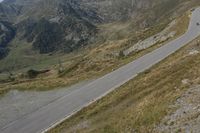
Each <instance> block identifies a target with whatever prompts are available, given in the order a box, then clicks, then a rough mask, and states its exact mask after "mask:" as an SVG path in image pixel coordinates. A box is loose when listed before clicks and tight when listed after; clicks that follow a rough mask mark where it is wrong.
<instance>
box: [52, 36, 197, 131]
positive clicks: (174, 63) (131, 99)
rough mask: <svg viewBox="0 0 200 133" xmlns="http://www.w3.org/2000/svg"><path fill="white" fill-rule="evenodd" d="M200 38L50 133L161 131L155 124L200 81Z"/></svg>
mask: <svg viewBox="0 0 200 133" xmlns="http://www.w3.org/2000/svg"><path fill="white" fill-rule="evenodd" d="M199 39H200V38H198V39H196V40H194V41H193V42H191V43H190V44H189V45H188V46H186V47H184V48H182V49H181V50H179V51H178V52H177V53H175V54H173V55H171V56H170V57H168V58H167V59H166V60H164V61H162V62H160V63H159V64H157V65H155V66H153V67H152V68H151V69H149V70H147V71H145V72H143V73H141V74H139V76H138V77H136V78H135V79H133V80H131V81H129V82H128V83H126V84H125V85H123V86H121V87H120V88H118V89H117V90H115V91H114V92H112V93H110V94H109V95H107V96H105V97H104V98H103V99H101V100H98V101H97V102H95V103H93V104H92V105H90V106H89V107H86V108H84V109H83V110H81V111H80V112H78V113H77V114H76V115H74V116H72V117H71V118H69V119H68V120H66V121H65V122H63V123H61V124H60V125H59V126H57V127H56V128H54V129H53V130H51V131H49V132H48V133H69V132H77V133H79V132H80V133H92V132H97V133H101V132H104V133H111V132H112V133H113V132H139V133H144V132H145V133H147V132H158V131H156V129H155V126H156V125H157V124H159V122H160V121H161V119H162V118H163V117H164V116H165V115H167V114H170V112H172V111H173V110H170V109H169V105H171V104H172V103H173V102H174V101H175V100H176V99H178V98H179V97H180V96H181V95H182V94H183V93H184V92H185V91H186V90H187V89H188V88H190V87H191V86H194V85H198V84H199V83H200V77H199V75H200V70H199V67H200V56H199V53H198V52H194V51H199V50H200V44H199V43H197V40H199ZM185 79H187V80H188V83H187V84H185V83H184V82H183V81H184V80H185Z"/></svg>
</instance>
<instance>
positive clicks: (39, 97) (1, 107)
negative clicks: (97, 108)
mask: <svg viewBox="0 0 200 133" xmlns="http://www.w3.org/2000/svg"><path fill="white" fill-rule="evenodd" d="M89 82H90V81H85V82H82V83H78V84H76V85H73V86H71V87H68V88H61V89H55V90H50V91H18V90H11V91H9V92H8V93H7V94H5V95H3V96H1V97H0V128H2V127H4V126H5V125H7V124H9V123H10V122H12V121H15V120H17V119H19V118H20V117H22V116H24V115H26V114H29V113H31V112H34V111H36V110H37V109H39V108H41V107H43V106H45V105H47V104H49V103H51V102H53V101H55V100H56V99H58V98H61V97H62V96H64V95H66V94H68V93H70V92H71V91H72V90H74V89H79V88H80V87H81V86H83V85H85V84H87V83H89Z"/></svg>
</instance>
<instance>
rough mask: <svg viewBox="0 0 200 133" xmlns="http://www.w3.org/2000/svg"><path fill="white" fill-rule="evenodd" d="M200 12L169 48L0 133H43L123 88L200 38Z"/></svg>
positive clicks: (82, 89) (120, 69)
mask: <svg viewBox="0 0 200 133" xmlns="http://www.w3.org/2000/svg"><path fill="white" fill-rule="evenodd" d="M198 22H199V23H200V8H197V9H196V10H195V11H193V14H192V17H191V21H190V25H189V28H188V31H187V32H186V33H185V34H184V35H182V36H181V37H179V38H177V39H176V40H174V41H172V42H169V43H168V44H166V45H164V46H162V47H160V48H158V49H156V50H154V51H153V52H151V53H149V54H146V55H144V56H142V57H141V58H139V59H137V60H135V61H133V62H131V63H129V64H127V65H125V66H123V67H121V68H119V69H118V70H116V71H113V72H111V73H109V74H107V75H105V76H103V77H101V78H99V79H97V80H95V81H93V82H91V83H89V84H87V85H85V86H83V87H80V88H79V89H76V90H74V91H72V92H70V93H69V94H67V95H65V96H64V97H62V98H60V99H58V100H56V101H54V102H52V103H50V104H48V105H46V106H44V107H43V108H41V109H39V110H37V111H36V112H33V113H31V114H28V115H26V116H24V117H22V118H20V119H18V120H16V121H13V122H12V123H10V124H8V125H6V126H5V127H4V128H2V129H1V130H0V132H1V133H40V132H44V131H46V130H47V129H49V128H50V127H52V126H54V125H56V124H58V123H59V122H61V121H62V120H64V118H67V117H69V116H70V115H72V114H74V113H75V112H76V111H78V110H80V109H82V108H83V107H85V106H87V105H89V104H90V103H92V102H93V101H95V100H97V99H99V98H101V97H102V96H104V95H106V94H107V93H109V92H111V91H112V90H114V89H116V88H118V87H119V86H121V85H123V84H124V83H126V82H127V81H129V80H130V79H133V78H134V77H136V76H137V74H138V73H140V72H143V71H144V70H146V69H148V68H150V67H151V66H153V65H155V64H156V63H158V62H160V61H161V60H163V59H165V58H166V57H168V56H169V55H171V54H172V53H174V52H176V51H177V50H178V49H180V48H181V47H183V46H185V45H186V44H188V43H189V42H190V41H192V40H194V39H195V38H196V37H198V36H199V35H200V26H198V25H197V23H198Z"/></svg>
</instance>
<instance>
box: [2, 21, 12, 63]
mask: <svg viewBox="0 0 200 133" xmlns="http://www.w3.org/2000/svg"><path fill="white" fill-rule="evenodd" d="M14 37H15V29H14V28H13V27H12V25H11V24H10V23H8V22H1V21H0V59H2V58H4V57H5V56H6V55H7V54H8V52H9V49H8V43H9V42H10V41H11V40H12V39H13V38H14Z"/></svg>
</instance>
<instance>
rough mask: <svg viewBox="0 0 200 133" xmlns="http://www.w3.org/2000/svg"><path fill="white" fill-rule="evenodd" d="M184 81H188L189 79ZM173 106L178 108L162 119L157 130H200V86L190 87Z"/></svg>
mask: <svg viewBox="0 0 200 133" xmlns="http://www.w3.org/2000/svg"><path fill="white" fill-rule="evenodd" d="M182 82H183V83H188V80H187V79H185V80H183V81H182ZM173 107H174V108H178V109H177V110H176V111H175V112H173V113H172V114H170V115H168V116H166V117H165V118H164V119H163V120H162V121H161V123H160V124H159V125H158V126H157V127H156V128H155V131H156V132H165V133H174V132H185V133H191V132H192V133H199V132H200V126H199V125H200V86H196V87H193V88H190V89H189V90H188V91H187V92H186V93H184V94H183V95H182V96H181V97H180V98H178V99H177V101H176V102H175V104H174V105H173Z"/></svg>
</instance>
